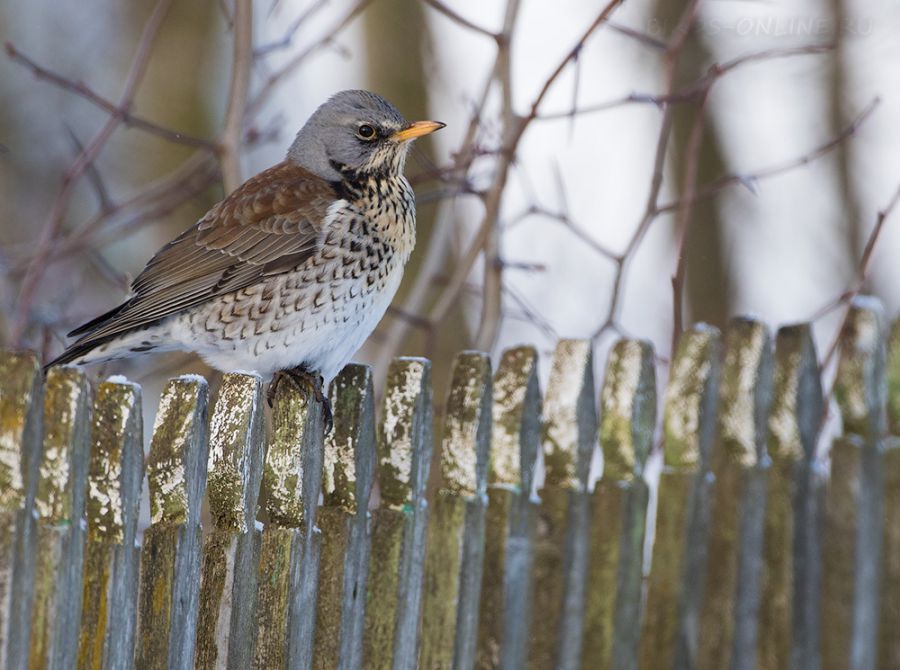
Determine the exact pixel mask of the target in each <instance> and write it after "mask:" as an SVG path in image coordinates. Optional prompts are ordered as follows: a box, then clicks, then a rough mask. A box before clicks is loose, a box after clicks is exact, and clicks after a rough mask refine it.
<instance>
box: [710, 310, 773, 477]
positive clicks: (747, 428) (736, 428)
mask: <svg viewBox="0 0 900 670" xmlns="http://www.w3.org/2000/svg"><path fill="white" fill-rule="evenodd" d="M771 349H772V347H771V342H770V337H769V330H768V328H766V326H765V324H763V323H762V322H760V321H755V320H753V319H750V318H745V317H739V318H736V319H733V320H732V321H731V323H730V324H729V325H728V329H727V330H726V332H725V360H724V363H723V365H722V381H721V385H720V387H719V440H720V449H719V454H718V455H719V457H721V458H724V459H725V460H727V461H729V462H732V463H736V464H737V465H740V466H742V467H752V466H754V465H755V464H756V463H758V462H759V460H760V458H761V456H762V453H761V452H762V451H763V450H764V448H765V438H766V435H765V433H766V430H765V427H766V417H767V415H768V408H769V400H770V393H771V375H772V351H771Z"/></svg>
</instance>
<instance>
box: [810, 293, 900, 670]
mask: <svg viewBox="0 0 900 670" xmlns="http://www.w3.org/2000/svg"><path fill="white" fill-rule="evenodd" d="M882 320H883V315H882V310H881V306H880V305H879V304H877V303H876V302H874V301H872V300H871V299H869V300H866V301H861V300H857V301H856V302H855V303H854V305H853V306H852V308H851V310H850V312H849V314H848V317H847V320H846V322H845V324H844V329H843V331H842V333H841V353H840V358H839V360H838V370H837V376H836V378H835V386H834V389H835V399H836V400H837V402H838V405H839V406H840V408H841V414H842V416H843V420H844V435H843V437H841V438H838V439H837V440H836V441H835V443H834V444H833V445H832V449H831V478H830V480H829V481H828V485H827V488H826V503H825V530H824V536H823V542H822V556H823V565H822V570H823V573H822V600H821V605H822V615H821V621H822V636H821V637H822V667H823V668H826V669H830V668H838V667H840V668H851V669H853V670H862V669H869V668H874V667H875V664H876V658H877V653H878V610H879V572H880V564H881V516H882V509H883V500H882V486H883V473H882V469H881V468H882V454H883V449H884V436H885V434H886V431H887V425H886V412H885V403H886V398H885V395H886V374H885V363H886V352H885V342H884V333H883V325H882Z"/></svg>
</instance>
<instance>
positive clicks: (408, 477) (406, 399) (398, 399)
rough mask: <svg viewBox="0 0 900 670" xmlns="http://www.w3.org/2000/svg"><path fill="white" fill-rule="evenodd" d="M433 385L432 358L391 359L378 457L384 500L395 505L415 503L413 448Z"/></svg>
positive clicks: (417, 439)
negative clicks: (430, 359)
mask: <svg viewBox="0 0 900 670" xmlns="http://www.w3.org/2000/svg"><path fill="white" fill-rule="evenodd" d="M430 389H431V363H430V362H429V361H427V360H425V359H423V358H397V359H395V360H394V361H392V362H391V366H390V369H389V370H388V376H387V384H386V386H385V392H384V401H383V404H382V414H381V424H380V426H379V435H378V437H379V439H378V459H379V462H380V469H379V477H380V479H379V481H380V484H381V498H382V501H383V502H384V503H385V504H387V505H388V506H392V507H394V508H395V509H401V508H402V507H403V506H404V505H408V504H410V503H412V497H413V489H414V487H415V486H416V482H415V477H416V476H417V473H416V472H415V468H416V461H417V457H416V454H415V453H414V451H415V447H416V446H417V444H418V443H419V442H420V441H421V431H423V430H424V429H425V426H424V425H422V424H423V414H424V411H425V405H426V404H429V405H430V402H431V400H430V396H431V393H430ZM429 428H430V427H429Z"/></svg>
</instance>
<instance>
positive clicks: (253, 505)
mask: <svg viewBox="0 0 900 670" xmlns="http://www.w3.org/2000/svg"><path fill="white" fill-rule="evenodd" d="M262 402H263V400H262V382H261V380H260V378H259V377H258V376H256V375H250V374H240V373H230V374H226V375H225V376H224V378H223V380H222V387H221V388H220V389H219V397H218V399H217V400H216V403H215V407H214V409H213V413H212V417H211V419H210V431H209V432H210V437H209V459H208V464H209V465H208V474H207V487H206V488H207V497H208V500H209V510H210V514H211V516H212V526H213V527H212V530H211V531H210V532H209V533H207V534H206V535H205V537H204V540H203V554H202V555H203V559H202V563H201V578H200V604H199V614H198V623H197V651H196V656H195V663H194V665H195V667H196V668H236V669H241V670H243V669H245V668H249V667H251V664H252V662H253V658H254V654H255V646H256V635H255V632H256V582H257V565H258V562H259V535H260V533H259V530H257V528H256V509H257V502H258V499H259V487H260V482H261V480H262V469H263V451H264V446H263V421H262Z"/></svg>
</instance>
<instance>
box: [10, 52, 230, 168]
mask: <svg viewBox="0 0 900 670" xmlns="http://www.w3.org/2000/svg"><path fill="white" fill-rule="evenodd" d="M5 46H6V54H7V56H9V58H10V60H12V61H13V62H14V63H19V64H20V65H24V66H25V67H26V68H28V69H29V70H31V73H32V74H33V75H34V76H35V77H36V78H38V79H42V80H44V81H47V82H49V83H51V84H53V85H55V86H57V87H59V88H62V89H64V90H66V91H71V92H72V93H75V94H76V95H78V96H79V97H81V98H82V99H83V100H86V101H87V102H89V103H91V104H92V105H94V106H95V107H99V108H100V109H102V110H103V111H105V112H107V113H108V114H110V115H111V116H118V117H120V118H121V120H122V123H123V124H124V125H126V126H129V127H131V128H136V129H138V130H143V131H146V132H148V133H150V134H152V135H156V136H157V137H160V138H162V139H164V140H166V141H167V142H173V143H175V144H183V145H186V146H189V147H196V148H202V149H207V150H208V151H213V152H215V151H218V147H217V146H216V144H215V142H211V141H209V140H205V139H203V138H200V137H194V136H192V135H189V134H187V133H183V132H181V131H178V130H172V129H171V128H166V127H165V126H161V125H159V124H158V123H154V122H153V121H149V120H147V119H145V118H143V117H141V116H138V115H136V114H133V113H132V112H131V111H130V110H128V109H123V108H122V107H121V106H119V105H116V104H115V103H113V102H112V101H110V100H107V99H106V98H104V97H103V96H101V95H100V94H99V93H97V92H96V91H94V90H93V89H92V88H90V87H89V86H88V85H87V84H85V83H84V82H82V81H73V80H71V79H67V78H66V77H63V76H62V75H60V74H57V73H55V72H52V71H51V70H48V69H47V68H45V67H42V66H41V65H38V64H37V63H36V62H35V61H33V60H32V59H31V58H29V57H28V56H26V55H25V54H23V53H22V52H21V51H19V50H18V49H16V47H15V46H13V45H12V44H11V43H9V42H7V43H6V45H5Z"/></svg>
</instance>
